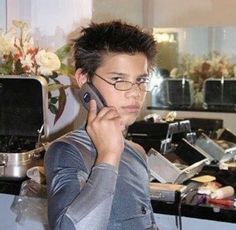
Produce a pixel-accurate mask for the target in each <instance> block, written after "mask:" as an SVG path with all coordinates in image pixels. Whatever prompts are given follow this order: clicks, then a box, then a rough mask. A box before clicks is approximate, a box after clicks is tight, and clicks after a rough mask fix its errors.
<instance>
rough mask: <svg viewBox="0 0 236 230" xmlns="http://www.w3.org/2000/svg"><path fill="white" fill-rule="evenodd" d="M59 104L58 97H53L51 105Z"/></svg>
mask: <svg viewBox="0 0 236 230" xmlns="http://www.w3.org/2000/svg"><path fill="white" fill-rule="evenodd" d="M57 102H58V97H51V99H50V103H52V104H56V103H57Z"/></svg>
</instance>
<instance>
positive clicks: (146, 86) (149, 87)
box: [139, 82, 152, 92]
mask: <svg viewBox="0 0 236 230" xmlns="http://www.w3.org/2000/svg"><path fill="white" fill-rule="evenodd" d="M139 88H140V90H142V91H145V92H150V91H152V85H151V84H150V82H142V83H140V84H139Z"/></svg>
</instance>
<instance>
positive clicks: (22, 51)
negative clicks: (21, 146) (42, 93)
mask: <svg viewBox="0 0 236 230" xmlns="http://www.w3.org/2000/svg"><path fill="white" fill-rule="evenodd" d="M69 51H70V49H69V47H68V46H63V47H61V48H59V49H58V50H57V51H56V52H55V53H54V52H51V51H49V50H48V49H43V48H39V47H37V46H35V44H34V40H33V38H32V36H31V35H30V34H29V29H28V25H27V23H25V22H22V21H13V28H12V29H11V30H9V31H7V32H1V33H0V74H2V75H24V76H43V77H44V78H45V79H46V80H47V82H48V90H49V95H48V98H49V105H48V107H49V110H50V111H51V113H53V114H54V115H55V118H54V124H55V123H56V122H57V120H58V119H59V118H60V117H61V115H62V113H63V111H64V108H65V105H66V92H65V90H66V89H67V88H68V87H70V85H64V84H62V83H61V82H60V81H59V80H58V76H59V75H66V76H68V77H71V76H73V69H72V68H71V67H70V66H68V65H66V64H64V63H63V60H64V59H65V58H66V57H67V55H68V53H69ZM53 91H56V92H57V94H56V96H55V93H53Z"/></svg>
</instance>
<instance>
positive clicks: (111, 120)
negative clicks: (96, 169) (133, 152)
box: [86, 100, 124, 167]
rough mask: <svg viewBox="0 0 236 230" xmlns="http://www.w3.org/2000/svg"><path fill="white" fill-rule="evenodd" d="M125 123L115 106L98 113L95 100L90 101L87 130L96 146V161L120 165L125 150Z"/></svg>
mask: <svg viewBox="0 0 236 230" xmlns="http://www.w3.org/2000/svg"><path fill="white" fill-rule="evenodd" d="M123 127H124V125H123V123H122V120H121V117H120V115H119V113H118V111H117V110H116V108H115V107H111V106H109V107H104V108H102V109H101V111H100V112H99V113H98V114H97V105H96V101H95V100H91V101H90V105H89V112H88V121H87V127H86V130H87V132H88V134H89V136H90V138H91V139H92V141H93V144H94V145H95V147H96V150H97V153H98V157H97V160H96V163H97V164H98V163H108V164H112V165H114V166H116V167H118V165H119V162H120V157H121V154H122V152H123V150H124V137H123V134H122V130H123Z"/></svg>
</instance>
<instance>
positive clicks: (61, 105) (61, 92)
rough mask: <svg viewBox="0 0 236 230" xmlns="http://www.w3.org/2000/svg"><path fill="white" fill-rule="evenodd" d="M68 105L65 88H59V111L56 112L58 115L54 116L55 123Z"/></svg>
mask: <svg viewBox="0 0 236 230" xmlns="http://www.w3.org/2000/svg"><path fill="white" fill-rule="evenodd" d="M65 105H66V92H65V90H64V88H61V89H59V98H58V111H57V113H56V116H55V118H54V124H56V122H57V121H58V119H59V118H60V117H61V115H62V113H63V111H64V109H65Z"/></svg>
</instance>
